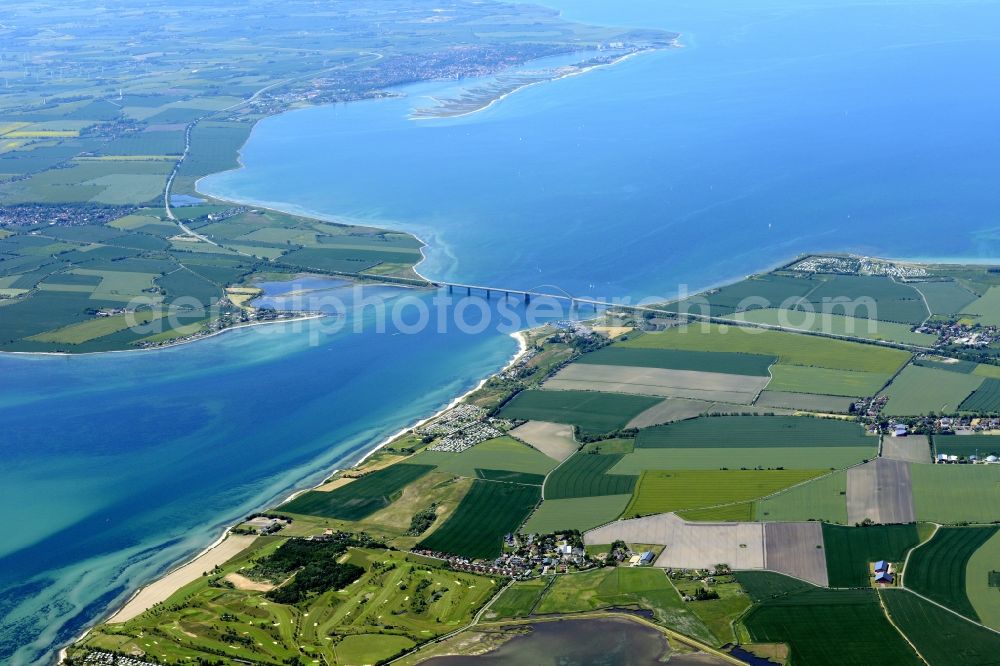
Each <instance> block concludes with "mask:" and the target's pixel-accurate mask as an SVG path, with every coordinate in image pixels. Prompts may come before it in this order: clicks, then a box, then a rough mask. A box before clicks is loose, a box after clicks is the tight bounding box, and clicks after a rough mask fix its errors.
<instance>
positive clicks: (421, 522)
mask: <svg viewBox="0 0 1000 666" xmlns="http://www.w3.org/2000/svg"><path fill="white" fill-rule="evenodd" d="M435 509H437V502H434V503H433V504H431V505H430V506H429V507H427V508H426V509H424V510H423V511H419V512H417V513H416V514H414V515H413V518H411V519H410V529H408V530H407V531H406V534H407V535H408V536H420V535H421V534H423V533H424V532H426V531H427V530H428V529H429V528H430V526H431V525H432V524H433V523H434V521H435V520H437V512H436V511H435Z"/></svg>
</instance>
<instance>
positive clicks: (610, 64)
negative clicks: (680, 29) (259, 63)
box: [408, 39, 680, 122]
mask: <svg viewBox="0 0 1000 666" xmlns="http://www.w3.org/2000/svg"><path fill="white" fill-rule="evenodd" d="M667 48H680V44H678V43H677V40H676V39H675V40H674V43H673V44H672V45H671V46H669V47H667ZM659 50H660V49H655V48H646V49H640V50H638V51H633V52H632V53H626V54H625V55H622V56H621V57H618V58H615V59H614V60H612V61H611V62H603V63H599V64H596V65H590V66H588V67H583V68H581V69H576V70H573V71H570V72H565V73H563V74H560V75H558V76H554V77H552V78H549V79H542V80H541V81H532V82H530V83H525V84H522V85H519V86H517V87H515V88H514V89H513V90H509V91H507V92H505V93H503V94H502V95H499V96H497V97H495V98H493V99H491V100H490V101H489V102H487V103H486V104H484V105H483V106H480V107H479V108H477V109H472V110H471V111H463V112H461V113H454V114H446V115H439V116H437V115H426V116H418V115H414V114H413V113H411V114H410V115H409V116H408V117H409V119H410V120H413V121H416V122H420V121H428V120H452V119H454V118H465V117H467V116H472V115H475V114H477V113H480V112H482V111H486V110H488V109H490V108H492V107H493V106H495V105H496V104H499V103H500V102H502V101H503V100H505V99H507V98H508V97H510V96H511V95H514V94H516V93H518V92H521V91H522V90H527V89H528V88H532V87H534V86H538V85H542V84H545V83H554V82H556V81H561V80H562V79H568V78H571V77H574V76H580V75H581V74H586V73H587V72H591V71H593V70H595V69H603V68H606V67H613V66H615V65H618V64H620V63H623V62H625V61H626V60H629V59H631V58H632V57H634V56H637V55H640V54H643V53H652V52H655V51H659ZM431 99H434V100H435V101H437V102H440V101H441V100H437V99H435V98H431ZM428 111H433V109H428Z"/></svg>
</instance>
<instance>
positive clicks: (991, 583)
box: [965, 532, 1000, 631]
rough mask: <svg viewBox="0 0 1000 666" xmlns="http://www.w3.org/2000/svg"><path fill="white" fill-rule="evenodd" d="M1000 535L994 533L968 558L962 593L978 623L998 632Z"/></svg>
mask: <svg viewBox="0 0 1000 666" xmlns="http://www.w3.org/2000/svg"><path fill="white" fill-rule="evenodd" d="M998 571H1000V532H996V533H994V534H993V536H991V537H990V538H989V539H988V540H987V541H986V542H985V543H984V544H983V545H982V546H980V547H979V548H978V549H977V550H976V551H975V552H974V553H973V554H972V557H970V558H969V565H968V566H967V567H966V569H965V592H966V594H967V595H968V597H969V601H970V602H971V603H972V608H973V610H975V611H976V615H977V616H979V621H980V622H982V623H983V624H985V625H986V626H987V627H990V628H992V629H996V630H998V631H1000V576H998V575H997V572H998Z"/></svg>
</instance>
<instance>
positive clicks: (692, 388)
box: [542, 363, 770, 405]
mask: <svg viewBox="0 0 1000 666" xmlns="http://www.w3.org/2000/svg"><path fill="white" fill-rule="evenodd" d="M769 380H770V378H769V377H749V376H746V375H727V374H722V373H719V372H699V371H695V370H664V369H661V368H633V367H629V366H619V365H593V364H585V363H573V364H570V365H568V366H566V367H565V368H563V369H562V370H560V371H559V372H558V373H556V375H555V376H554V377H553V378H552V379H550V380H548V381H547V382H545V384H543V386H542V388H545V389H554V390H582V391H588V390H589V391H607V392H610V393H627V394H632V395H653V396H662V397H664V398H692V399H696V400H706V401H712V402H730V403H735V404H745V405H748V404H750V403H751V402H753V400H754V398H755V397H756V396H757V394H758V393H759V392H760V391H761V390H762V389H763V388H764V386H766V385H767V382H768V381H769Z"/></svg>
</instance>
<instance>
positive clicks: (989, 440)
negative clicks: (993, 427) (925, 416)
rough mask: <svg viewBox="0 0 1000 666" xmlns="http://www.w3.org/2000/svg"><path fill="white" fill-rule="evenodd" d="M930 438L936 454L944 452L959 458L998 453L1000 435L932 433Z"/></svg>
mask: <svg viewBox="0 0 1000 666" xmlns="http://www.w3.org/2000/svg"><path fill="white" fill-rule="evenodd" d="M932 440H933V442H934V453H936V454H937V453H945V454H947V455H949V456H959V457H960V458H968V457H969V456H978V457H979V458H980V459H983V458H985V457H986V456H989V455H995V456H996V455H1000V437H996V436H994V435H969V436H958V435H934V436H933V437H932Z"/></svg>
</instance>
